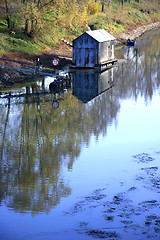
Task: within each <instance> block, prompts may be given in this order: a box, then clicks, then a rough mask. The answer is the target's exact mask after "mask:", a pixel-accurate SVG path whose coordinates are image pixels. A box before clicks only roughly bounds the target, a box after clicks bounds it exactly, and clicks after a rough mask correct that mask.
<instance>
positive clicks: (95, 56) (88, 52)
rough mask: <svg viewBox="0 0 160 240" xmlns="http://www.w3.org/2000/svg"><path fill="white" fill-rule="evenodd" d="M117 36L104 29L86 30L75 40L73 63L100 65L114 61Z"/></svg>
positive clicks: (83, 65)
mask: <svg viewBox="0 0 160 240" xmlns="http://www.w3.org/2000/svg"><path fill="white" fill-rule="evenodd" d="M115 40H116V39H115V38H114V37H113V36H112V35H110V34H109V33H108V32H106V31H105V30H104V29H100V30H94V31H86V32H85V33H83V34H82V35H81V36H79V37H77V38H76V39H74V40H73V57H72V59H73V60H72V63H73V65H74V66H75V67H82V68H85V67H91V68H94V67H99V66H102V65H105V64H106V65H107V64H108V63H112V64H113V63H114V62H115V61H116V60H115V57H114V44H115Z"/></svg>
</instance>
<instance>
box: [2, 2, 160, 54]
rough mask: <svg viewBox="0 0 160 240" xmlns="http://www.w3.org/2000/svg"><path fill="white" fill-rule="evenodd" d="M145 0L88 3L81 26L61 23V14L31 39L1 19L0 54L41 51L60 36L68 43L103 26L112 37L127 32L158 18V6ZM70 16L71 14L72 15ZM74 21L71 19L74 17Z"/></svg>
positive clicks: (50, 46) (159, 16)
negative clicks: (85, 16)
mask: <svg viewBox="0 0 160 240" xmlns="http://www.w3.org/2000/svg"><path fill="white" fill-rule="evenodd" d="M157 4H158V3H156V4H152V3H150V5H149V3H148V4H145V3H142V4H141V3H137V2H136V1H130V3H128V2H125V3H124V4H123V5H122V4H120V3H119V2H117V1H111V3H110V4H108V2H107V3H105V4H104V6H103V11H102V5H101V4H100V2H96V4H95V5H93V4H92V5H91V6H92V8H91V7H90V8H88V9H87V20H86V21H87V24H86V27H85V28H84V26H76V28H75V27H74V28H73V26H72V25H68V24H67V25H65V24H64V22H65V18H66V19H67V18H68V16H67V14H66V13H65V16H63V18H64V20H63V24H59V25H58V27H54V26H53V28H52V30H51V29H50V30H48V29H43V31H41V34H39V35H37V36H36V37H34V38H31V37H29V36H27V35H26V34H24V33H23V31H22V29H16V30H15V31H14V32H12V33H11V32H10V29H8V27H7V23H6V21H5V20H1V21H0V40H1V44H0V56H3V55H5V54H6V53H15V54H18V53H23V54H27V55H30V54H41V52H42V50H49V49H51V48H54V47H57V48H58V47H59V45H61V43H62V42H61V39H62V38H63V39H66V40H68V41H69V42H71V41H72V40H73V39H74V38H75V37H77V36H78V35H80V34H81V33H83V32H84V31H85V30H88V27H87V26H90V28H91V29H102V28H103V29H105V30H106V31H108V32H110V33H111V34H113V35H114V36H117V35H118V34H121V33H123V32H128V31H131V30H133V29H134V28H137V27H139V26H141V25H146V24H149V23H151V22H156V21H160V5H157ZM73 14H74V13H73ZM72 17H73V16H72ZM74 21H75V20H74Z"/></svg>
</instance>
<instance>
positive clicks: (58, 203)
mask: <svg viewBox="0 0 160 240" xmlns="http://www.w3.org/2000/svg"><path fill="white" fill-rule="evenodd" d="M116 56H117V58H118V59H123V60H121V61H119V64H118V65H117V66H115V67H114V68H112V69H110V70H107V71H103V72H101V73H100V72H99V73H96V72H95V71H75V72H73V73H71V76H72V83H71V85H70V84H69V85H68V86H67V88H66V89H65V91H61V92H60V93H56V92H54V91H53V92H50V91H49V83H50V82H51V81H52V80H53V79H51V78H46V79H45V80H44V81H41V80H39V81H37V82H36V83H33V84H31V85H29V86H15V88H13V89H11V91H10V92H3V93H2V94H1V98H0V111H1V115H0V123H1V124H0V239H1V240H18V239H20V240H21V239H33V240H41V239H44V240H46V239H47V240H50V239H54V240H59V239H64V240H71V239H74V240H75V239H84V240H89V239H110V240H111V239H112V240H113V239H118V240H119V239H123V240H125V239H130V240H139V239H141V240H143V239H145V240H146V239H152V240H158V239H159V236H160V214H159V213H160V200H159V194H160V174H159V171H160V134H159V133H160V111H159V103H160V77H159V76H160V31H158V30H157V31H152V32H149V33H146V34H145V35H143V36H142V37H141V38H140V39H138V40H137V45H136V47H135V48H126V47H124V48H122V49H120V50H119V51H116Z"/></svg>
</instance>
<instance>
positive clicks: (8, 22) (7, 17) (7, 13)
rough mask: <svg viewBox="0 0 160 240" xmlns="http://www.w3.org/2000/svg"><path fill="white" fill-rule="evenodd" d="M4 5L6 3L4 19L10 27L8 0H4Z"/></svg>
mask: <svg viewBox="0 0 160 240" xmlns="http://www.w3.org/2000/svg"><path fill="white" fill-rule="evenodd" d="M5 5H6V21H7V25H8V28H10V26H11V21H10V18H9V9H8V2H7V0H5Z"/></svg>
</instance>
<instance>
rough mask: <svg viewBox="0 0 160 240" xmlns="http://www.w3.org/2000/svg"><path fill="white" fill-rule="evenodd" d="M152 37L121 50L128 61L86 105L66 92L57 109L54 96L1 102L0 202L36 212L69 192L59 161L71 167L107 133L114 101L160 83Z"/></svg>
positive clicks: (148, 93) (115, 108) (146, 92)
mask: <svg viewBox="0 0 160 240" xmlns="http://www.w3.org/2000/svg"><path fill="white" fill-rule="evenodd" d="M157 38H158V37H154V38H153V39H152V40H149V41H148V44H147V45H144V47H143V46H142V47H140V48H138V49H130V50H129V51H128V52H125V58H127V59H128V61H127V63H126V64H124V65H120V66H118V67H115V68H114V83H115V86H114V87H113V88H112V89H110V90H109V91H107V92H105V93H103V94H101V95H99V96H98V97H96V98H94V99H92V100H91V101H90V102H89V104H83V103H82V102H81V101H79V100H78V99H77V98H75V97H74V96H73V95H72V94H71V91H69V92H68V93H66V94H64V95H63V96H62V97H61V100H60V106H59V108H58V109H56V110H55V109H53V107H52V101H53V95H45V96H44V95H38V96H35V97H34V98H33V97H27V98H23V99H24V100H23V104H16V101H10V100H8V103H5V106H4V105H0V111H1V116H0V123H1V124H0V144H1V145H0V156H1V158H0V172H1V174H0V200H1V201H2V200H5V202H6V204H7V205H8V206H10V207H11V208H14V209H15V210H16V211H22V212H25V211H31V212H32V213H33V214H35V213H38V212H42V211H45V212H48V211H49V210H50V209H51V207H53V206H55V205H56V204H57V203H58V202H59V201H60V199H61V197H64V196H68V195H69V194H70V192H71V189H70V187H69V186H68V184H67V183H66V182H65V179H63V167H64V165H65V166H67V167H68V168H69V169H70V168H72V165H73V162H74V160H75V159H76V158H77V157H78V156H79V154H80V151H81V148H82V146H83V144H87V145H89V141H90V138H91V136H92V135H93V134H94V135H95V136H96V138H98V137H99V135H100V134H103V135H106V134H107V127H108V126H109V125H110V124H111V123H112V122H113V121H116V116H117V112H118V111H119V108H120V104H119V99H122V98H127V97H128V98H129V97H131V96H133V97H134V98H135V99H136V98H137V97H138V95H139V94H140V95H142V96H144V97H145V99H146V101H147V99H150V98H152V94H153V92H154V90H155V89H156V88H157V86H159V84H160V82H158V78H159V71H160V70H159V69H160V66H159V65H160V63H159V51H157V49H160V46H159V45H160V42H158V40H157ZM150 41H152V43H151V42H150ZM117 54H118V53H117ZM119 54H121V53H119ZM119 58H123V56H122V55H121V57H119ZM34 89H36V87H35V88H34ZM34 89H33V90H32V91H34Z"/></svg>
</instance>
